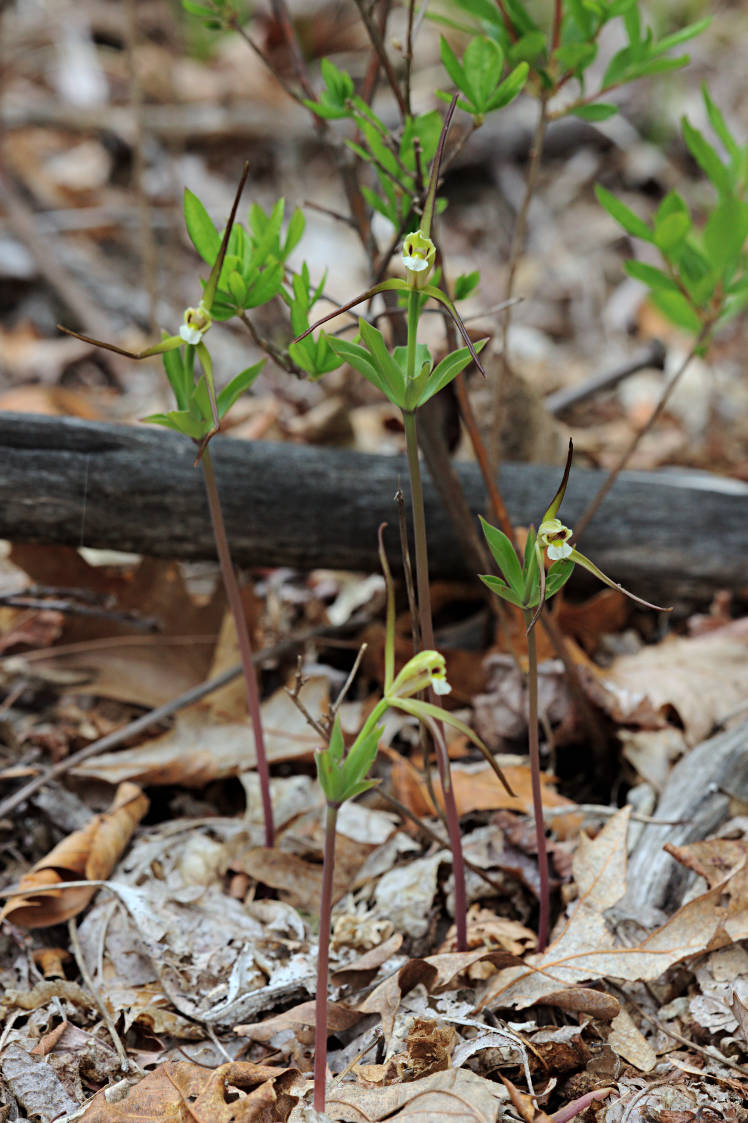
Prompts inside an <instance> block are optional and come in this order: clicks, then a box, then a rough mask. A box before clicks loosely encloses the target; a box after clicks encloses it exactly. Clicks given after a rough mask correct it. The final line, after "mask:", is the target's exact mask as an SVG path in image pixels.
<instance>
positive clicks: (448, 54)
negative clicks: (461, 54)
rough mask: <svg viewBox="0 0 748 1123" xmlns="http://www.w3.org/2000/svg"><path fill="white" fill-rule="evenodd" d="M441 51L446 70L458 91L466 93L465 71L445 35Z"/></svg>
mask: <svg viewBox="0 0 748 1123" xmlns="http://www.w3.org/2000/svg"><path fill="white" fill-rule="evenodd" d="M440 51H441V59H442V65H443V67H444V69H445V70H446V72H447V74H448V75H449V77H450V78H451V79H452V81H453V82H454V84H455V86H457V89H458V90H463V91H464V90H465V85H466V80H465V71H464V70H463V68H462V65H461V63H460V62H459V61H458V58H457V55H456V54H455V53H454V51H453V50H452V48H451V47H450V45H449V43H448V42H447V40H446V39H445V38H444V36H443V35H442V37H441V47H440Z"/></svg>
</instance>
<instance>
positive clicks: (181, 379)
mask: <svg viewBox="0 0 748 1123" xmlns="http://www.w3.org/2000/svg"><path fill="white" fill-rule="evenodd" d="M191 351H192V358H193V360H194V355H195V352H194V348H193V349H191ZM161 361H162V363H163V364H164V370H165V371H166V377H167V378H168V379H169V385H170V386H171V388H172V391H173V393H174V398H175V399H176V403H177V406H178V407H179V409H180V410H183V409H187V407H188V404H189V400H190V395H191V394H192V387H193V385H194V378H193V373H192V371H193V367H192V364H191V363H188V362H187V360H186V356H185V358H183V357H182V351H181V349H179V350H176V349H175V350H173V351H165V352H164V353H163V354H162V356H161Z"/></svg>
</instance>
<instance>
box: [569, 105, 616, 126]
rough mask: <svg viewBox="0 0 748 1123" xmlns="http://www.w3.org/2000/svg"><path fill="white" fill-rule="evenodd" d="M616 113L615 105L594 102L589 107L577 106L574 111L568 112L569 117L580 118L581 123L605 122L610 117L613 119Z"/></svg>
mask: <svg viewBox="0 0 748 1123" xmlns="http://www.w3.org/2000/svg"><path fill="white" fill-rule="evenodd" d="M617 112H618V106H617V105H609V104H607V103H606V102H604V101H596V102H593V103H592V104H591V105H578V106H577V107H576V109H570V110H569V113H570V114H571V116H573V117H580V118H581V119H582V120H583V121H607V120H608V119H609V118H610V117H615V115H616V113H617Z"/></svg>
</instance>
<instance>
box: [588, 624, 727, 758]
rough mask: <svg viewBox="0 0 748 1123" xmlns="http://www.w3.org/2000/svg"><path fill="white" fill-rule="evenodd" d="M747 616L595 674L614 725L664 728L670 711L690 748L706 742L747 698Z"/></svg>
mask: <svg viewBox="0 0 748 1123" xmlns="http://www.w3.org/2000/svg"><path fill="white" fill-rule="evenodd" d="M747 651H748V617H744V618H742V619H740V620H734V621H732V622H731V623H730V624H727V625H725V626H724V627H722V628H718V629H716V630H715V631H711V632H707V633H705V634H703V635H698V636H689V637H686V638H682V639H681V638H678V639H675V638H668V639H666V640H663V642H662V643H659V644H656V645H654V646H652V647H645V648H642V650H641V651H637V653H636V654H635V655H620V656H618V658H617V659H615V660H614V661H613V663H612V664H611V666H610V667H606V668H605V669H604V670H600V669H598V670H597V671H596V672H595V675H596V679H597V685H598V687H599V688H600V689H599V692H598V691H595V690H594V689H593V695H594V697H595V700H596V701H598V702H600V703H601V704H602V705H603V706H604V708H605V709H606V710H607V712H608V713H609V714H610V715H611V717H613V719H614V720H615V721H618V722H626V723H632V722H633V723H637V724H642V725H647V724H651V723H652V722H654V724H655V725H659V726H663V725H665V724H666V722H667V716H668V712H669V711H670V710H674V711H675V712H676V714H677V715H678V719H679V723H680V725H681V726H682V728H683V732H684V736H685V738H686V742H687V744H688V745H691V746H692V745H696V744H698V743H699V742H701V741H703V740H705V739H706V738H707V737H708V736H709V734H710V733H711V732H712V730H713V729H714V727H715V726H716V725H718V724H719V722H720V721H721V720H722V719H723V718H724V717H726V716H727V715H728V714H729V713H730V712H731V711H732V710H734V709H735V708H736V707H737V706H738V705H740V703H741V702H742V701H743V700H744V699H745V696H746V694H747V693H748V658H746V654H747Z"/></svg>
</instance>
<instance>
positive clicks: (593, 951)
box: [479, 808, 748, 1009]
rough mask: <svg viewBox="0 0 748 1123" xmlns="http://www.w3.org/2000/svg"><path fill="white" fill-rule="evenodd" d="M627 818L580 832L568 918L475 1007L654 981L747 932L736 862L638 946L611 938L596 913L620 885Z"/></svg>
mask: <svg viewBox="0 0 748 1123" xmlns="http://www.w3.org/2000/svg"><path fill="white" fill-rule="evenodd" d="M629 815H630V808H624V809H623V810H621V811H619V812H618V813H617V814H616V815H615V816H613V818H612V819H611V820H610V821H609V822H608V823H607V824H606V826H605V827H604V828H603V830H602V831H601V832H600V834H599V835H598V836H597V838H595V839H594V840H590V839H588V838H587V837H586V836H585V835H584V834H582V836H581V839H580V845H579V847H578V850H577V853H576V855H575V859H574V876H575V879H576V882H577V885H578V887H579V898H578V900H577V901H576V902H575V903H574V905H573V906H572V910H571V913H570V915H569V917H568V919H567V920H566V922H565V924H563V925H562V926H561V929H560V932H559V934H558V935H557V936H556V938H555V939H554V940H553V942H552V943H551V944H550V946H549V947H548V948H547V949H546V951H545V952H544V953H543V954H542V955H536V956H531V957H530V958H529V959H528V960H527V961H526V962H525V963H524V964H523V966H521V967H518V966H511V967H507V968H506V969H504V970H503V971H500V972H499V973H498V975H496V976H494V978H492V979H491V980H489V982H488V983H487V984H486V986H485V987H484V989H483V992H482V994H481V997H480V1003H479V1005H480V1006H481V1007H486V1006H490V1007H492V1008H495V1007H502V1006H512V1007H517V1008H519V1009H522V1008H524V1007H526V1006H531V1005H532V1004H533V1003H537V1002H541V1001H543V1000H544V999H545V997H546V995H548V994H550V993H553V992H554V991H559V990H562V989H564V988H566V987H571V986H577V985H578V984H579V983H584V982H587V981H588V980H590V979H601V978H608V977H613V978H617V979H626V980H628V981H637V980H649V979H656V978H658V977H659V976H660V975H661V974H662V972H663V971H665V970H667V968H668V967H671V966H672V965H673V964H675V963H679V962H680V961H681V960H683V959H686V958H688V956H691V955H698V954H701V953H702V952H704V951H706V950H710V949H711V948H713V947H719V946H721V945H723V944H726V943H730V942H731V941H733V940H737V939H741V938H743V937H744V936H748V909H747V908H746V907H745V905H744V904H743V905H742V906H741V896H743V895H744V882H745V868H746V867H745V864H744V863H742V864H740V866H739V867H738V868H737V869H736V868H735V867H732V868H731V870H730V872H729V873H728V876H727V877H726V879H724V880H723V881H721V882H719V883H718V884H716V885H714V887H713V888H710V889H709V890H708V891H707V892H705V893H703V894H702V895H701V896H699V897H696V898H694V899H693V900H691V901H689V902H688V903H687V904H685V905H683V907H682V908H680V909H678V911H677V912H676V913H674V914H673V915H672V916H671V917H670V919H669V920H668V921H666V923H665V924H663V925H662V926H661V927H660V928H657V929H655V931H653V932H651V933H650V934H649V935H648V936H647V937H646V938H645V939H644V940H642V942H641V943H640V944H638V945H636V946H634V947H625V946H621V945H618V944H617V943H616V941H615V938H614V935H613V932H612V931H611V930H610V929H609V928H608V925H607V924H606V922H605V919H604V917H603V913H604V912H605V910H606V909H609V908H611V907H612V906H613V905H614V904H616V902H617V901H618V900H619V899H620V898H621V896H622V895H623V892H624V889H625V883H626V831H627V825H628V820H629Z"/></svg>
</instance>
